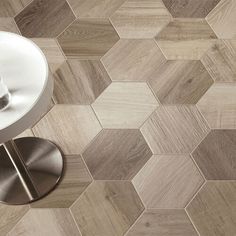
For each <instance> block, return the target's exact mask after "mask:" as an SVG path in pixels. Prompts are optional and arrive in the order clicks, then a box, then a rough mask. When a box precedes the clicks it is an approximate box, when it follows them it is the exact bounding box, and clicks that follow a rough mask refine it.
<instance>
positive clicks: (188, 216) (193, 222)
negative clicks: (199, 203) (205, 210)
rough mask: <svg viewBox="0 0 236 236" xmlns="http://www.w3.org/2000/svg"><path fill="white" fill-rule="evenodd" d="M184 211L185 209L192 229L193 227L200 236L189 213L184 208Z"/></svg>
mask: <svg viewBox="0 0 236 236" xmlns="http://www.w3.org/2000/svg"><path fill="white" fill-rule="evenodd" d="M184 211H185V213H186V215H187V217H188V218H189V221H190V222H191V224H192V226H193V228H194V229H195V231H196V232H197V234H198V235H199V236H201V235H200V233H199V231H198V229H197V227H196V226H195V224H194V222H193V221H192V219H191V217H190V215H189V214H188V212H187V211H186V209H184Z"/></svg>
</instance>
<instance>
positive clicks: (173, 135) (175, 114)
mask: <svg viewBox="0 0 236 236" xmlns="http://www.w3.org/2000/svg"><path fill="white" fill-rule="evenodd" d="M141 132H142V134H143V135H144V137H145V139H146V141H147V143H148V144H149V146H150V147H151V149H152V151H153V153H155V154H172V153H173V154H177V153H190V152H191V151H192V150H193V149H194V147H195V146H197V145H198V144H199V143H200V141H201V140H202V139H203V138H204V137H205V136H206V135H207V133H208V132H209V127H208V125H207V124H206V122H205V120H204V119H203V117H202V116H201V114H200V113H199V111H198V110H197V109H196V107H195V106H160V107H158V109H157V110H156V111H155V112H154V113H153V114H152V115H151V116H150V117H149V119H148V120H147V121H146V122H145V123H144V125H143V126H142V127H141Z"/></svg>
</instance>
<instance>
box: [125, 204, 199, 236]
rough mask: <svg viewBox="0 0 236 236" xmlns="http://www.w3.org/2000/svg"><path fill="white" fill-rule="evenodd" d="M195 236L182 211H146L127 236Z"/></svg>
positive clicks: (195, 233)
mask: <svg viewBox="0 0 236 236" xmlns="http://www.w3.org/2000/svg"><path fill="white" fill-rule="evenodd" d="M158 235H160V236H161V235H162V236H190V235H191V236H197V235H198V234H197V232H196V231H195V229H194V228H193V225H192V224H191V222H190V220H189V218H188V216H187V214H186V212H185V211H184V210H183V209H164V210H163V209H155V210H154V209H153V210H147V211H145V212H144V214H143V215H142V216H141V217H140V218H139V219H138V221H137V222H136V223H135V224H134V226H133V227H132V228H131V230H130V231H129V232H128V234H127V236H158Z"/></svg>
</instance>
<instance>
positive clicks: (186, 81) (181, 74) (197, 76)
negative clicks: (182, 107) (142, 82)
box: [148, 60, 213, 104]
mask: <svg viewBox="0 0 236 236" xmlns="http://www.w3.org/2000/svg"><path fill="white" fill-rule="evenodd" d="M148 82H149V84H150V86H151V88H152V90H153V91H154V93H155V94H156V96H157V97H158V99H159V101H160V102H161V103H162V104H195V103H197V101H198V100H199V99H200V98H201V97H202V95H203V94H204V93H205V92H206V91H207V90H208V88H209V87H210V86H211V85H212V84H213V80H212V78H211V76H210V75H209V74H208V72H207V71H206V69H205V67H204V66H203V65H202V63H201V62H200V61H182V60H179V61H167V62H166V63H165V64H164V65H163V66H161V67H160V68H159V69H158V70H156V72H155V73H153V74H152V76H151V77H150V78H149V80H148Z"/></svg>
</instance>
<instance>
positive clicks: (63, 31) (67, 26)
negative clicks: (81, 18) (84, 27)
mask: <svg viewBox="0 0 236 236" xmlns="http://www.w3.org/2000/svg"><path fill="white" fill-rule="evenodd" d="M76 20H77V19H76V18H75V19H74V20H73V21H72V22H71V23H70V24H69V25H67V27H66V28H65V29H64V30H63V31H62V32H61V33H60V34H58V35H57V36H56V37H54V38H55V39H57V38H58V37H60V36H61V35H62V34H63V33H64V32H65V31H66V30H67V29H68V28H69V27H70V26H71V25H72V24H73V23H74V22H75V21H76Z"/></svg>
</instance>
